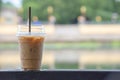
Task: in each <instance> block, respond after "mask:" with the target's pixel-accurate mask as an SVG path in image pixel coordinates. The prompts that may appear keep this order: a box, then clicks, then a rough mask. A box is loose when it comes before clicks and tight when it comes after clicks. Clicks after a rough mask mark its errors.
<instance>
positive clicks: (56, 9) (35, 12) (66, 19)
mask: <svg viewBox="0 0 120 80" xmlns="http://www.w3.org/2000/svg"><path fill="white" fill-rule="evenodd" d="M119 5H120V0H0V70H20V69H21V64H20V53H19V49H18V47H19V45H18V41H17V37H16V32H17V27H18V25H22V24H27V21H28V7H29V6H31V7H32V24H34V25H41V24H42V25H44V26H45V29H46V33H47V35H46V40H45V44H44V52H43V59H42V66H41V68H42V69H78V70H82V69H95V70H98V69H100V70H103V69H107V70H108V69H109V70H111V69H120V6H119Z"/></svg>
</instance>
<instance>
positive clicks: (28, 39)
mask: <svg viewBox="0 0 120 80" xmlns="http://www.w3.org/2000/svg"><path fill="white" fill-rule="evenodd" d="M43 42H44V37H40V36H19V44H20V53H21V62H22V68H23V69H24V70H39V69H40V65H41V59H42V51H43Z"/></svg>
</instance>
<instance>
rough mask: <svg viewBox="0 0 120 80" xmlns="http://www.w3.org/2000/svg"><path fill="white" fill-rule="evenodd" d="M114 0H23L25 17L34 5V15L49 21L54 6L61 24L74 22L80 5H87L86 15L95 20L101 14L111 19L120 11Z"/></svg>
mask: <svg viewBox="0 0 120 80" xmlns="http://www.w3.org/2000/svg"><path fill="white" fill-rule="evenodd" d="M113 1H114V0H23V15H22V16H23V19H24V20H27V12H28V7H29V6H31V7H32V16H38V18H39V19H40V20H42V21H47V19H48V16H49V13H48V11H47V9H48V7H49V6H52V8H53V12H52V15H54V16H55V17H56V19H57V23H59V24H67V23H72V22H73V21H74V20H75V19H77V17H78V16H79V15H81V13H80V7H82V6H85V7H86V16H87V17H88V18H89V19H90V20H91V21H95V17H96V16H101V17H102V20H103V21H110V20H111V16H112V13H113V12H114V11H115V8H116V11H117V13H120V11H119V9H120V7H119V6H118V5H120V3H118V2H116V1H114V2H115V3H113ZM115 6H116V7H115Z"/></svg>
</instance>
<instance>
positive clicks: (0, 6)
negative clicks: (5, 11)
mask: <svg viewBox="0 0 120 80" xmlns="http://www.w3.org/2000/svg"><path fill="white" fill-rule="evenodd" d="M1 8H2V0H0V11H1Z"/></svg>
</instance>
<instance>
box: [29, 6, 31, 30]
mask: <svg viewBox="0 0 120 80" xmlns="http://www.w3.org/2000/svg"><path fill="white" fill-rule="evenodd" d="M29 32H31V7H29Z"/></svg>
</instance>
